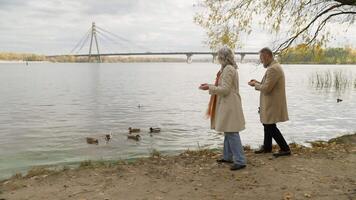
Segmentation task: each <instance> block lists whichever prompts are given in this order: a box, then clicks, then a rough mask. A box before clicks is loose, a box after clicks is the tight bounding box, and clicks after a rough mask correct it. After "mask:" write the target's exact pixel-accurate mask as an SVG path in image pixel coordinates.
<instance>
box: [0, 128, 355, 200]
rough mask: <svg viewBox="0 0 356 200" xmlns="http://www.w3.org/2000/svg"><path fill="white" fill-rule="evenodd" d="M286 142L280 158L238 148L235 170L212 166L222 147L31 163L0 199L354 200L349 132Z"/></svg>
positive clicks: (2, 188)
mask: <svg viewBox="0 0 356 200" xmlns="http://www.w3.org/2000/svg"><path fill="white" fill-rule="evenodd" d="M291 147H292V151H293V155H292V156H290V157H281V158H273V157H272V154H264V155H255V154H254V153H253V151H252V150H251V149H249V148H248V147H245V151H246V156H247V159H248V166H247V168H246V169H243V170H241V171H230V170H229V165H227V164H217V163H216V162H215V160H216V159H217V158H219V157H220V156H221V152H220V151H216V150H206V149H202V150H199V151H186V152H184V153H182V154H180V155H177V156H163V155H160V153H159V152H157V151H155V152H152V156H151V157H150V158H144V159H138V160H136V161H134V162H130V163H129V162H125V161H117V162H91V161H86V162H83V163H81V165H80V167H78V168H76V169H69V168H64V169H62V170H58V171H51V170H47V169H45V168H34V169H32V170H31V171H30V172H29V173H28V174H27V175H26V176H22V175H20V174H17V175H15V176H13V177H12V178H10V179H8V180H4V181H2V182H0V199H6V200H12V199H14V200H15V199H53V200H55V199H87V200H89V199H90V200H91V199H102V200H104V199H333V200H334V199H338V200H339V199H340V200H342V199H345V200H349V199H356V135H355V134H354V135H349V136H342V137H339V138H335V139H332V140H330V141H328V142H323V141H319V142H313V143H312V147H304V146H301V145H298V144H292V145H291Z"/></svg>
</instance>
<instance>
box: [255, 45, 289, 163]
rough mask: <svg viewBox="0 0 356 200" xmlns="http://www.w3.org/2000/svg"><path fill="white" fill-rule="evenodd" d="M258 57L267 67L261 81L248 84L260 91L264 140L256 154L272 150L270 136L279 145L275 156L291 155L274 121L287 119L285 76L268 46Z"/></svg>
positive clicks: (260, 110)
mask: <svg viewBox="0 0 356 200" xmlns="http://www.w3.org/2000/svg"><path fill="white" fill-rule="evenodd" d="M260 59H261V62H262V63H263V66H264V67H265V68H267V70H266V73H265V75H264V77H263V79H262V81H261V82H258V81H256V80H255V79H252V80H251V81H250V82H249V83H248V84H249V85H250V86H252V87H254V88H255V89H256V90H257V91H259V92H260V108H259V113H260V120H261V122H262V124H263V126H264V142H263V146H262V147H261V149H259V150H257V151H255V153H256V154H261V153H271V152H272V138H273V139H274V140H275V141H276V142H277V144H278V146H279V147H280V151H279V152H278V153H274V154H273V155H274V156H275V157H279V156H289V155H291V151H290V148H289V146H288V144H287V142H286V141H285V139H284V138H283V136H282V134H281V132H280V131H279V129H278V128H277V125H276V123H278V122H285V121H288V111H287V100H286V92H285V77H284V72H283V69H282V67H281V66H280V64H279V63H278V62H277V61H275V60H274V57H273V53H272V51H271V50H270V49H269V48H263V49H261V50H260Z"/></svg>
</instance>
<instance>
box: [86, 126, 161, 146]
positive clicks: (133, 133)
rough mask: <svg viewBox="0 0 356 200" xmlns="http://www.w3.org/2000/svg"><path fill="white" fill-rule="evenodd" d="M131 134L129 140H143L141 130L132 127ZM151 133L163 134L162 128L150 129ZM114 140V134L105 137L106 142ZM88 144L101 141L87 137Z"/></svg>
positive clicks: (128, 135)
mask: <svg viewBox="0 0 356 200" xmlns="http://www.w3.org/2000/svg"><path fill="white" fill-rule="evenodd" d="M128 130H129V133H128V134H127V139H131V140H136V141H139V140H140V139H141V136H140V134H139V133H140V132H141V129H139V128H132V127H130V128H129V129H128ZM149 131H150V133H151V134H152V133H159V132H161V128H152V127H151V128H149ZM111 138H112V133H111V132H110V133H109V134H106V135H105V141H106V142H109V141H110V140H111ZM86 139H87V143H88V144H99V139H97V138H93V137H87V138H86Z"/></svg>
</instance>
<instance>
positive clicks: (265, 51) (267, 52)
mask: <svg viewBox="0 0 356 200" xmlns="http://www.w3.org/2000/svg"><path fill="white" fill-rule="evenodd" d="M260 53H263V54H267V55H269V56H271V57H273V52H272V50H271V49H270V48H268V47H265V48H263V49H261V50H260Z"/></svg>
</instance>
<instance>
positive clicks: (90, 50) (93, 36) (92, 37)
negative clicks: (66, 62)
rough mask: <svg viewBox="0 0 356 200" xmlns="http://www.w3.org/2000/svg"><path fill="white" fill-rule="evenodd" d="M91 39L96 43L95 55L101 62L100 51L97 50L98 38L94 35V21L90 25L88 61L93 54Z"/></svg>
mask: <svg viewBox="0 0 356 200" xmlns="http://www.w3.org/2000/svg"><path fill="white" fill-rule="evenodd" d="M93 39H94V40H95V44H96V51H97V55H96V57H97V58H98V62H99V63H101V57H100V51H99V44H98V38H97V36H96V26H95V22H93V23H92V26H91V36H90V46H89V56H88V62H90V58H91V57H92V56H93V55H92V49H93Z"/></svg>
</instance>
